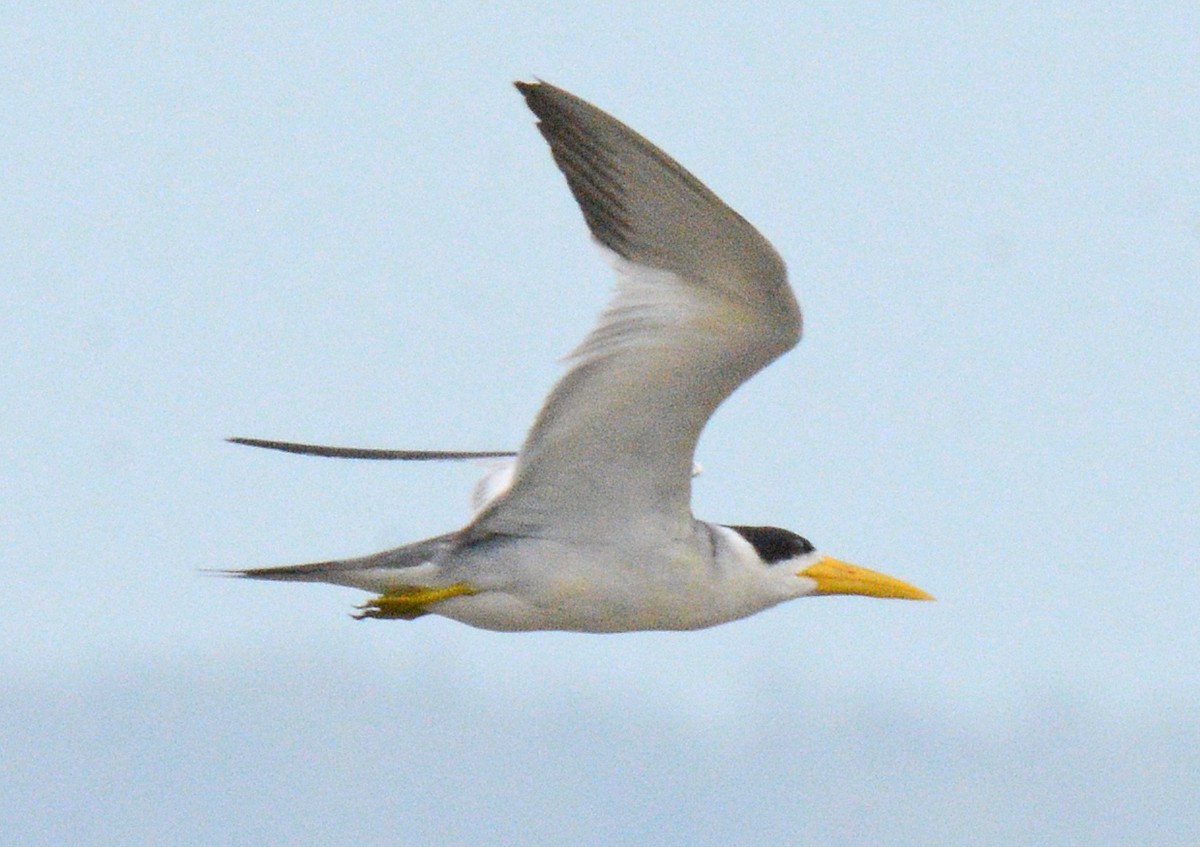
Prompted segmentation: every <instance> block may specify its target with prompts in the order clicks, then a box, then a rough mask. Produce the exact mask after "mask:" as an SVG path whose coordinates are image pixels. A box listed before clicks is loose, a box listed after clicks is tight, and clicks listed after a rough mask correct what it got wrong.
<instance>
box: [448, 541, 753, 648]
mask: <svg viewBox="0 0 1200 847" xmlns="http://www.w3.org/2000/svg"><path fill="white" fill-rule="evenodd" d="M557 552H558V555H557V556H556V557H555V558H554V559H553V561H554V563H555V564H554V566H551V565H550V564H549V561H551V560H548V559H546V558H545V557H544V556H541V555H537V556H530V557H528V558H527V559H526V560H525V561H519V562H518V561H509V562H506V563H505V568H504V569H503V570H504V572H506V574H507V575H508V578H507V579H506V580H505V581H504V583H503V584H498V585H495V586H494V587H492V586H484V587H483V590H481V591H480V592H479V593H477V594H473V595H470V596H462V597H454V598H450V599H447V600H445V601H443V602H440V603H438V604H437V606H436V607H434V608H431V609H430V611H433V612H436V613H437V614H439V615H443V616H445V617H448V618H452V619H454V620H457V621H460V622H462V623H465V624H469V625H471V626H476V627H480V628H482V629H492V630H501V631H520V630H569V631H577V632H628V631H631V630H686V629H701V628H703V627H708V626H713V625H715V624H719V623H724V622H725V621H729V620H734V619H735V618H740V617H745V616H746V615H750V614H753V613H754V612H756V611H759V610H760V609H762V608H764V607H765V606H766V605H771V604H770V603H762V604H757V603H755V604H750V605H747V604H746V603H745V602H744V598H736V597H733V596H731V594H730V593H729V592H728V591H727V590H726V589H727V588H728V586H726V585H725V584H724V583H725V581H724V580H722V579H721V577H720V575H719V574H717V573H716V572H715V571H714V570H713V568H712V567H711V566H710V565H709V564H707V563H706V562H704V561H703V560H702V559H701V558H700V556H699V555H698V554H693V553H691V551H679V552H675V553H674V555H669V556H664V555H661V554H660V555H659V556H658V558H657V560H656V561H650V562H648V563H647V562H644V561H643V560H637V561H631V560H630V559H629V558H626V557H618V556H615V555H613V556H595V555H587V556H585V555H583V554H581V553H577V552H575V551H568V550H559V551H557Z"/></svg>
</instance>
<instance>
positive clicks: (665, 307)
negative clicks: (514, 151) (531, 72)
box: [476, 83, 801, 539]
mask: <svg viewBox="0 0 1200 847" xmlns="http://www.w3.org/2000/svg"><path fill="white" fill-rule="evenodd" d="M517 88H518V89H519V90H520V91H521V93H522V94H523V95H524V96H525V100H526V102H527V104H528V105H529V107H530V108H531V109H532V110H533V112H534V113H535V114H536V115H537V117H538V119H539V122H538V128H539V130H540V131H541V133H542V135H543V136H544V137H545V139H546V140H547V141H548V142H549V144H550V150H551V152H552V154H553V156H554V160H555V162H556V163H557V164H558V167H559V169H560V170H561V171H562V172H563V174H564V175H565V176H566V178H567V184H568V186H569V187H570V189H571V192H572V194H573V195H574V197H575V199H576V201H577V202H578V204H579V207H580V209H581V210H582V212H583V216H584V219H585V221H586V222H587V225H588V228H589V230H590V231H591V234H592V236H593V238H594V239H595V240H596V241H597V242H598V243H599V244H600V245H601V246H602V248H603V249H604V252H605V254H606V256H607V258H608V259H609V260H610V261H611V262H612V263H613V265H614V267H615V268H616V271H617V286H616V293H615V296H614V297H613V300H612V302H611V303H610V305H609V306H608V308H607V309H605V311H604V312H603V313H602V314H601V316H600V319H599V322H598V323H597V325H596V327H595V328H594V329H593V330H592V332H591V333H590V334H589V335H588V336H587V337H586V338H585V339H584V341H583V343H582V344H580V345H579V347H578V348H576V350H575V351H574V352H573V353H572V354H571V356H570V357H569V360H568V361H569V363H570V367H569V369H568V371H567V372H566V374H564V375H563V377H562V378H561V379H560V380H559V382H558V384H557V385H556V386H555V387H554V389H553V391H552V392H551V393H550V396H549V397H548V398H547V400H546V402H545V405H544V406H543V407H542V410H541V412H540V413H539V415H538V417H537V419H536V420H535V422H534V424H533V427H532V428H531V430H530V432H529V434H528V436H527V437H526V440H525V443H524V445H523V446H522V448H521V452H520V454H519V456H518V458H517V465H516V470H515V474H514V480H513V484H512V487H511V488H510V489H509V491H508V492H507V493H506V494H505V495H503V496H502V497H500V498H498V499H496V500H495V501H493V502H492V503H491V504H490V505H489V506H488V507H487V508H486V509H485V510H484V511H483V512H482V513H481V514H480V516H479V517H478V519H477V521H476V527H477V528H478V529H480V530H484V531H493V532H510V533H517V534H536V535H540V536H544V537H563V538H575V539H578V538H585V537H592V538H602V537H611V534H612V533H613V532H614V531H615V532H618V533H626V532H631V531H638V532H643V533H658V534H659V535H666V536H669V537H681V536H682V535H684V534H686V533H689V532H691V522H692V516H691V508H690V500H691V475H692V474H691V472H692V461H693V460H692V454H693V452H694V451H695V447H696V442H697V440H698V439H699V436H700V432H701V430H702V429H703V428H704V425H705V423H706V422H707V421H708V418H709V417H710V416H711V414H712V412H713V411H714V410H715V409H716V407H717V406H718V405H719V404H720V403H721V402H722V401H723V400H724V399H725V398H726V397H728V396H729V394H730V393H732V392H733V391H734V389H736V388H737V387H738V386H739V385H740V384H741V383H742V382H744V381H745V380H747V379H749V378H750V377H751V376H753V375H754V374H755V373H757V372H758V371H759V370H761V369H762V368H763V367H764V366H766V365H767V364H768V363H769V362H771V361H772V360H774V359H775V358H777V357H778V356H780V355H782V354H783V353H784V352H785V351H787V350H788V349H790V348H791V347H793V346H794V345H795V344H796V342H797V341H798V340H799V338H800V329H801V319H800V310H799V307H798V306H797V304H796V300H795V297H794V296H793V294H792V291H791V288H790V287H789V285H788V283H787V272H786V268H785V266H784V263H783V260H782V259H781V258H780V257H779V255H778V254H777V253H776V252H775V250H774V248H773V247H771V245H770V243H769V242H767V240H766V239H765V238H763V237H762V236H761V235H760V234H759V233H758V232H757V230H755V229H754V227H753V226H751V225H750V224H749V223H748V222H747V221H746V220H745V219H744V218H742V217H741V216H740V215H738V214H737V213H736V212H734V211H733V210H732V209H730V208H729V207H728V206H726V205H725V204H724V203H723V202H722V201H721V200H720V199H719V198H718V197H717V196H716V195H715V194H713V193H712V192H711V191H710V190H709V189H708V188H706V187H705V186H704V185H703V184H701V183H700V182H699V180H697V179H696V178H695V177H693V176H692V175H691V174H690V173H688V172H687V171H686V170H685V169H684V168H683V167H682V166H680V165H679V164H678V163H677V162H675V161H674V160H673V159H672V158H670V157H669V156H667V155H666V154H665V153H663V152H662V151H661V150H659V149H658V148H657V147H655V146H654V145H653V144H651V143H650V142H649V141H647V140H646V139H644V138H643V137H642V136H640V135H638V134H637V133H636V132H634V131H633V130H631V129H629V128H628V127H627V126H625V125H624V124H622V123H621V122H619V121H617V120H616V119H614V118H612V117H611V116H609V115H608V114H606V113H604V112H602V111H601V110H599V109H597V108H596V107H594V106H592V105H590V104H588V103H587V102H585V101H583V100H580V99H579V98H578V97H575V96H574V95H571V94H569V93H567V92H565V91H563V90H561V89H559V88H555V87H554V86H552V85H548V84H546V83H536V84H530V83H517Z"/></svg>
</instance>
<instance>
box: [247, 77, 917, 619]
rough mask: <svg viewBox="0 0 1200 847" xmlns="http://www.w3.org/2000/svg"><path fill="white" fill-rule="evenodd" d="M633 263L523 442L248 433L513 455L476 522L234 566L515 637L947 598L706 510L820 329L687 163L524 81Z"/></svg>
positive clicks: (450, 454) (494, 474)
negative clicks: (805, 342) (720, 428)
mask: <svg viewBox="0 0 1200 847" xmlns="http://www.w3.org/2000/svg"><path fill="white" fill-rule="evenodd" d="M516 87H517V89H518V91H520V93H521V94H522V95H523V96H524V98H525V102H526V104H527V105H528V106H529V108H530V109H531V110H532V111H533V113H534V115H536V117H537V119H538V124H537V126H538V129H539V130H540V131H541V134H542V136H544V138H545V140H546V141H547V142H548V143H549V145H550V151H551V153H552V154H553V156H554V161H555V162H556V163H557V165H558V167H559V169H560V170H561V171H562V173H563V174H564V175H565V176H566V179H567V184H568V186H569V188H570V190H571V193H572V194H573V195H574V197H575V200H576V201H577V202H578V204H579V207H580V209H581V210H582V212H583V217H584V219H585V221H586V223H587V226H588V229H589V230H590V231H591V235H592V238H593V240H594V241H595V242H596V244H597V245H598V246H599V248H600V249H601V251H602V252H603V253H604V255H605V257H606V258H607V259H608V261H609V262H610V263H611V264H612V265H613V267H614V268H615V270H616V275H617V284H616V291H615V294H614V296H613V298H612V301H611V302H610V304H609V305H608V307H607V308H606V309H605V310H604V311H603V313H602V314H601V315H600V318H599V321H598V323H597V325H596V326H595V328H593V329H592V331H591V332H590V334H588V335H587V337H586V338H585V339H584V340H583V342H582V343H581V344H580V345H579V346H578V347H577V348H576V349H575V351H574V352H573V353H571V354H570V355H569V357H568V359H567V362H568V368H567V371H566V373H565V374H564V375H563V376H562V377H561V378H560V379H559V381H558V383H557V384H556V385H555V386H554V388H553V390H552V391H551V392H550V395H549V397H547V399H546V401H545V403H544V405H543V406H542V408H541V411H540V412H539V413H538V415H537V417H536V419H535V420H534V422H533V426H532V427H531V428H530V430H529V433H528V435H527V436H526V438H525V441H524V443H523V444H522V446H521V449H520V451H519V452H518V453H517V454H516V455H515V456H513V454H510V453H506V452H505V451H493V452H480V453H465V452H457V451H435V452H427V451H390V450H371V449H359V448H344V447H325V446H322V445H312V444H298V443H294V442H280V441H264V440H261V439H241V438H239V439H230V440H232V441H237V442H240V443H244V444H250V445H252V446H258V447H270V448H274V449H281V450H288V451H291V452H296V453H312V454H317V455H326V456H336V457H349V458H392V459H439V458H440V459H447V458H448V459H455V458H485V457H492V458H500V459H503V458H505V457H510V458H509V459H508V461H506V462H502V463H501V464H500V465H498V467H497V468H495V469H493V470H492V471H491V472H490V473H489V474H488V475H487V476H486V477H485V478H484V480H483V482H482V483H481V484H480V486H479V488H477V490H476V496H475V502H474V506H475V513H474V515H473V516H472V517H471V519H470V521H469V522H468V523H467V524H466V526H464V527H463V528H462V529H459V530H457V531H455V532H450V533H447V534H445V535H439V536H436V537H433V538H428V539H425V540H423V541H418V542H415V543H412V544H406V545H404V546H402V547H397V548H395V549H392V550H385V551H383V552H381V553H376V554H374V555H370V556H363V557H360V558H353V559H345V560H339V561H327V562H316V563H313V564H304V565H291V566H284V567H266V568H255V569H250V570H239V571H230V572H229V573H231V574H234V575H237V576H243V577H249V578H252V579H267V580H285V581H303V582H322V583H331V584H334V585H343V586H352V587H355V588H360V589H364V590H366V591H369V592H372V593H373V594H377V595H378V596H376V597H374V599H372V600H370V601H368V602H366V603H364V604H363V605H362V606H360V607H359V611H358V614H357V615H356V617H359V618H399V619H405V620H411V619H414V618H417V617H420V616H422V615H426V614H435V615H441V616H443V617H446V618H450V619H453V620H456V621H460V622H462V623H465V624H469V625H471V626H475V627H480V628H483V629H489V630H499V631H524V630H571V631H580V632H628V631H634V630H690V629H700V628H703V627H709V626H714V625H717V624H721V623H725V622H727V621H732V620H736V619H739V618H744V617H747V616H749V615H752V614H755V613H756V612H759V611H762V610H764V609H767V608H769V607H772V606H775V605H776V604H778V603H781V602H783V601H785V600H791V599H793V598H796V597H807V596H818V595H835V594H857V595H864V596H870V597H892V598H904V599H913V600H928V599H932V598H931V597H930V596H929V595H928V594H926V593H925V592H924V591H922V590H921V589H919V588H916V587H914V586H912V585H909V584H908V583H905V582H902V581H901V580H898V579H895V578H894V577H890V576H887V575H885V574H881V573H878V572H875V571H871V570H867V569H866V568H861V567H858V566H855V565H851V564H849V563H846V562H843V561H840V560H838V559H835V558H833V557H831V556H828V555H826V554H824V553H822V552H820V551H819V550H817V549H816V548H815V547H814V546H813V545H812V544H811V543H810V542H809V541H808V540H807V539H805V538H803V537H802V536H800V535H797V534H796V533H794V532H791V531H789V530H786V529H780V528H777V527H771V526H740V525H738V526H732V525H724V524H718V523H709V522H706V521H701V520H697V519H696V518H695V517H693V515H692V510H691V485H692V476H693V472H694V464H693V462H694V459H693V454H694V452H695V449H696V443H697V440H698V439H699V437H700V432H701V430H702V429H703V428H704V426H705V424H706V423H707V422H708V419H709V417H710V416H711V415H712V414H713V412H714V410H715V409H716V408H717V406H718V405H720V404H721V402H722V401H724V400H725V398H726V397H728V396H729V395H730V394H731V393H732V392H733V391H734V390H735V389H736V388H737V387H738V386H739V385H741V384H742V383H743V382H745V381H746V380H748V379H749V378H750V377H752V376H753V375H754V374H756V373H757V372H758V371H760V370H761V369H762V368H764V367H765V366H766V365H768V364H769V363H771V362H772V361H774V360H775V359H777V358H778V357H779V356H781V355H782V354H783V353H785V352H786V351H788V350H790V349H791V348H792V347H794V346H795V345H796V344H797V343H798V342H799V340H800V334H801V317H800V308H799V306H798V305H797V303H796V298H795V296H794V294H793V293H792V289H791V287H790V285H789V284H788V280H787V271H786V268H785V266H784V262H783V260H782V259H781V258H780V256H779V254H778V253H777V252H776V251H775V249H774V248H773V247H772V246H771V244H770V243H769V242H768V241H767V240H766V239H765V238H764V237H763V236H762V235H760V234H759V232H758V231H757V230H756V229H755V228H754V227H753V226H752V225H751V224H750V223H748V222H747V221H746V220H745V219H744V218H743V217H741V216H740V215H739V214H738V213H737V212H735V211H733V210H732V209H730V208H729V207H728V206H726V205H725V203H723V202H722V201H721V200H720V199H719V198H718V197H717V196H716V195H715V194H714V193H713V192H712V191H710V190H709V189H708V188H706V187H705V186H704V185H703V184H701V183H700V181H699V180H697V179H696V178H695V177H694V176H692V175H691V174H690V173H689V172H688V171H687V170H685V169H684V168H683V167H682V166H680V165H679V164H678V163H677V162H676V161H675V160H674V159H672V158H671V157H670V156H668V155H667V154H666V153H664V152H663V151H661V150H659V149H658V148H657V147H655V146H654V145H653V144H651V143H650V142H649V141H647V140H646V139H645V138H643V137H642V136H641V135H639V134H638V133H636V132H634V131H633V130H632V129H630V128H629V127H627V126H625V125H624V124H623V123H621V122H620V121H618V120H616V119H615V118H613V117H612V116H611V115H609V114H607V113H605V112H603V111H601V110H600V109H598V108H596V107H595V106H593V105H591V104H590V103H588V102H586V101H584V100H582V99H580V98H579V97H576V96H575V95H573V94H570V93H568V92H567V91H564V90H563V89H561V88H557V87H555V86H553V85H550V84H548V83H545V82H540V81H539V82H533V83H527V82H517V83H516Z"/></svg>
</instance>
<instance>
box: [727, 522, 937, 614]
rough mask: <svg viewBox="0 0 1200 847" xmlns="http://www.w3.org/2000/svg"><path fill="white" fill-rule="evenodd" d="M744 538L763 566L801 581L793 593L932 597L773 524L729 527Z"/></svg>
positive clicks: (918, 598)
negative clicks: (832, 553)
mask: <svg viewBox="0 0 1200 847" xmlns="http://www.w3.org/2000/svg"><path fill="white" fill-rule="evenodd" d="M729 529H732V530H733V531H734V532H736V533H737V534H738V535H739V536H741V537H742V538H743V539H745V540H746V542H748V543H749V544H750V546H751V547H753V548H754V551H755V553H757V554H758V558H760V559H761V560H762V562H763V564H764V565H766V566H767V567H769V568H771V570H776V569H781V573H787V574H788V575H789V578H792V577H796V578H799V579H800V580H801V581H802V584H801V586H800V588H799V590H796V588H795V587H794V584H793V587H792V590H793V591H794V592H795V593H794V595H793V596H797V597H803V596H806V595H822V594H858V595H861V596H863V597H891V598H897V599H903V600H932V599H933V596H932V595H930V594H928V593H926V592H924V591H922V590H921V589H920V588H917V587H916V586H915V585H909V584H908V583H907V582H904V581H902V580H899V579H896V578H895V577H892V576H888V575H887V574H882V573H879V572H878V571H873V570H868V569H867V568H862V567H859V566H858V565H852V564H850V563H849V562H843V561H841V560H840V559H835V558H833V557H832V556H826V555H825V554H823V553H820V552H819V551H817V550H816V549H815V548H814V547H813V545H812V544H811V543H810V542H809V540H808V539H807V538H803V537H802V536H799V535H797V534H796V533H794V532H791V531H789V530H786V529H780V528H779V527H774V526H731V527H729Z"/></svg>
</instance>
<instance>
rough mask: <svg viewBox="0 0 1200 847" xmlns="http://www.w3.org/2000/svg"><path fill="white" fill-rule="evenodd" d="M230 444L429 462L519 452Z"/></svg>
mask: <svg viewBox="0 0 1200 847" xmlns="http://www.w3.org/2000/svg"><path fill="white" fill-rule="evenodd" d="M225 440H226V441H228V442H229V443H230V444H244V445H246V446H247V447H264V448H266V449H267V450H282V451H283V452H284V453H297V454H299V455H301V456H325V457H326V458H330V459H389V460H399V461H405V462H425V461H436V460H439V459H497V458H505V457H511V456H515V455H517V454H516V453H513V452H512V451H510V450H380V449H378V448H376V447H331V446H329V445H328V444H301V443H299V442H296V441H268V440H267V439H264V438H226V439H225Z"/></svg>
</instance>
